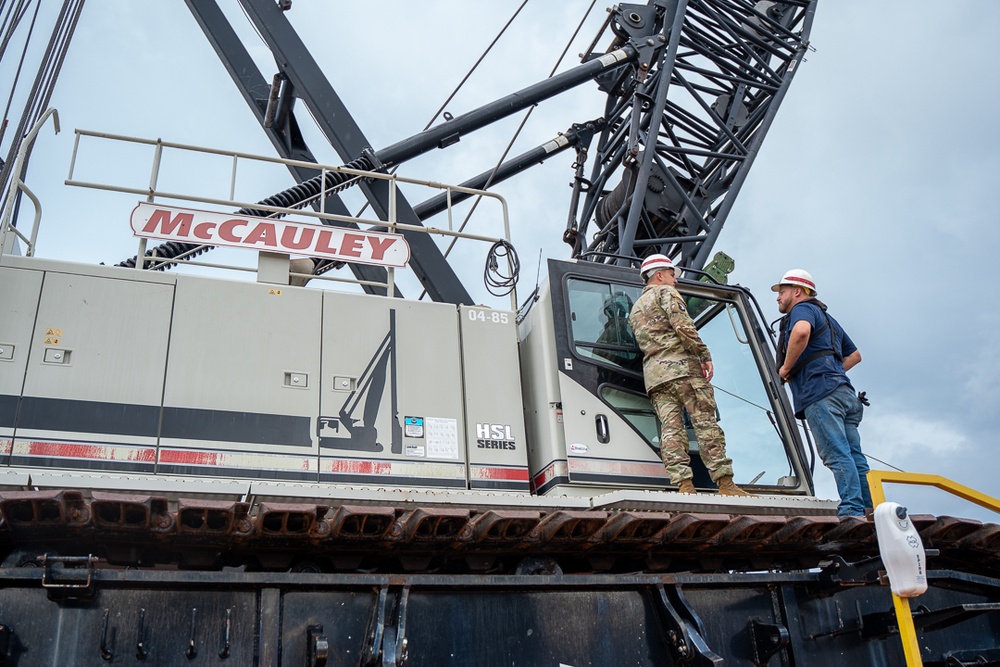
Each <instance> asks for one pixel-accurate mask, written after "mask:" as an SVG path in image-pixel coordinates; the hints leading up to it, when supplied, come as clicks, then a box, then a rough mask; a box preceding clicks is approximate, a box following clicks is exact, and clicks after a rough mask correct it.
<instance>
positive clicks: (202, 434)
mask: <svg viewBox="0 0 1000 667" xmlns="http://www.w3.org/2000/svg"><path fill="white" fill-rule="evenodd" d="M309 424H310V419H309V417H297V416H294V415H269V414H258V413H253V412H231V411H228V410H199V409H196V408H164V409H163V426H162V428H161V430H160V436H161V437H164V438H177V439H181V440H213V441H217V442H218V441H222V442H247V443H253V444H258V445H291V446H294V447H311V446H312V436H311V434H310V432H309Z"/></svg>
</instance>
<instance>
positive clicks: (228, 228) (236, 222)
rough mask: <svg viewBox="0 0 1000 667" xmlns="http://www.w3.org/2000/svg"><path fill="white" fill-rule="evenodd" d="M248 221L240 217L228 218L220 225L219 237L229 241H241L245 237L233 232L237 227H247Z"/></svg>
mask: <svg viewBox="0 0 1000 667" xmlns="http://www.w3.org/2000/svg"><path fill="white" fill-rule="evenodd" d="M246 226H247V221H246V220H240V219H239V218H233V219H232V220H226V221H225V222H224V223H222V224H221V225H219V238H220V239H222V240H223V241H229V242H230V243H240V242H241V241H242V240H243V239H241V238H240V237H238V236H236V235H235V234H233V230H234V229H236V228H237V227H246Z"/></svg>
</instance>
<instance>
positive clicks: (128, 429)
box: [14, 271, 173, 464]
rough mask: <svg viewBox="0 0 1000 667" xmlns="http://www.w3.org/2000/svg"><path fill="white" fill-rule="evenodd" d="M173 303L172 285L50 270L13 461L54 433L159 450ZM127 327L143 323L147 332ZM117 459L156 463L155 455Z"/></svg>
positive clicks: (33, 342)
mask: <svg viewBox="0 0 1000 667" xmlns="http://www.w3.org/2000/svg"><path fill="white" fill-rule="evenodd" d="M39 275H41V273H40V272H39ZM172 299H173V287H172V286H171V285H170V284H162V283H154V282H145V281H134V280H117V279H114V278H107V277H98V276H92V275H80V274H72V273H61V272H55V271H47V272H45V274H44V282H43V284H42V290H41V297H40V299H39V302H38V311H37V318H36V320H35V328H34V335H33V337H32V340H31V344H30V351H29V353H28V359H27V371H26V374H25V379H24V391H23V398H22V399H21V406H20V408H19V411H18V423H17V433H16V435H17V439H16V442H15V452H14V453H15V456H16V455H18V454H19V453H20V454H25V455H32V452H30V451H28V450H30V449H31V447H32V446H33V445H34V444H35V443H33V442H32V439H33V438H38V437H43V438H53V437H54V436H53V434H54V433H56V434H58V435H56V436H55V437H58V438H62V439H64V440H69V441H76V442H83V443H128V444H130V445H134V446H138V447H145V448H148V447H153V446H155V444H156V429H157V425H158V421H159V419H158V413H159V406H160V399H161V392H162V386H163V371H164V366H163V360H164V358H165V356H166V351H167V333H168V331H169V328H170V305H171V301H172ZM126 323H128V324H134V323H140V324H141V328H140V329H139V330H140V331H141V332H142V333H141V335H138V336H137V335H136V334H135V331H136V329H135V328H134V327H133V326H125V324H126ZM22 450H23V451H22ZM140 451H142V452H143V453H141V454H140V453H138V452H140ZM51 454H53V455H59V454H58V453H54V452H53V453H51ZM117 456H119V457H124V458H127V459H130V460H131V459H136V457H138V459H141V460H142V461H144V462H145V463H144V464H149V463H151V461H150V460H149V457H150V456H151V452H150V451H149V450H148V449H142V450H139V449H136V450H133V451H132V452H131V453H125V452H124V450H122V451H121V452H119V454H118V455H117ZM109 457H110V456H109ZM22 462H24V461H22Z"/></svg>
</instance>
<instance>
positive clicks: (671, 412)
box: [649, 377, 733, 485]
mask: <svg viewBox="0 0 1000 667" xmlns="http://www.w3.org/2000/svg"><path fill="white" fill-rule="evenodd" d="M649 398H650V399H651V400H652V401H653V407H654V408H655V409H656V415H657V417H659V418H660V458H662V459H663V466H664V467H665V468H666V470H667V476H668V477H670V483H671V484H675V485H676V484H680V483H681V481H683V480H685V479H691V477H692V476H693V474H692V472H691V457H690V456H689V455H688V434H687V429H685V428H684V416H683V412H682V411H683V410H687V413H688V416H689V417H690V418H691V426H692V427H693V428H694V433H695V436H696V437H697V438H698V453H699V455H700V456H701V460H702V462H703V463H704V464H705V467H706V468H708V472H709V475H710V476H711V478H712V481H713V482H715V481H718V479H719V478H720V477H726V476H732V474H733V462H732V460H731V459H728V458H726V436H725V434H723V432H722V428H721V427H720V426H719V424H718V422H716V420H715V412H716V406H715V392H713V391H712V385H710V384H709V383H708V381H707V380H705V379H704V378H700V377H686V378H678V379H676V380H670V381H669V382H664V383H663V384H661V385H660V386H658V387H655V388H654V389H653V391H651V392H650V394H649Z"/></svg>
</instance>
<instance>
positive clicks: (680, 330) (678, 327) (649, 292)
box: [628, 285, 712, 391]
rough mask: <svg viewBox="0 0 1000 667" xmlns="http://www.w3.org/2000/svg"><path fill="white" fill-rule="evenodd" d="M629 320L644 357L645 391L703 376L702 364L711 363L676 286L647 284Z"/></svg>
mask: <svg viewBox="0 0 1000 667" xmlns="http://www.w3.org/2000/svg"><path fill="white" fill-rule="evenodd" d="M628 321H629V324H631V325H632V331H633V332H635V338H636V341H637V342H638V343H639V349H641V350H642V353H643V355H644V356H643V360H642V374H643V377H644V378H645V381H646V391H652V390H653V389H655V388H656V387H658V386H660V385H661V384H663V383H664V382H669V381H670V380H676V379H677V378H683V377H698V376H701V375H702V371H701V364H702V363H703V362H707V361H711V360H712V355H711V354H710V353H709V351H708V347H706V346H705V343H703V342H702V340H701V337H700V336H699V335H698V330H697V329H695V326H694V322H693V321H692V320H691V316H690V315H688V312H687V304H685V303H684V297H682V296H681V295H680V294H679V293H678V292H677V290H676V289H674V288H673V287H669V286H667V285H646V287H645V288H644V289H643V290H642V296H640V297H639V299H638V300H637V301H636V302H635V305H634V306H632V312H631V314H630V315H629V317H628Z"/></svg>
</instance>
